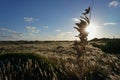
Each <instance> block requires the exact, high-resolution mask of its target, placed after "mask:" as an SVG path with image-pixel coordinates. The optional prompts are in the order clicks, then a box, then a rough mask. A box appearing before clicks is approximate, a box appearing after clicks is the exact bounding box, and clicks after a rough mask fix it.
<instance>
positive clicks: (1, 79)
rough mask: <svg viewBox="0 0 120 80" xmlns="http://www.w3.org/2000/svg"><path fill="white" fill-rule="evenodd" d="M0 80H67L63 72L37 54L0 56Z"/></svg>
mask: <svg viewBox="0 0 120 80" xmlns="http://www.w3.org/2000/svg"><path fill="white" fill-rule="evenodd" d="M0 80H67V76H66V74H65V72H64V71H63V70H62V69H61V68H59V67H57V66H56V65H55V64H53V63H52V62H50V61H48V60H47V59H45V58H43V57H42V56H39V55H37V54H32V53H31V54H30V53H29V54H28V53H27V54H23V53H19V54H18V53H11V54H3V55H0Z"/></svg>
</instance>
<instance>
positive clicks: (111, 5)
mask: <svg viewBox="0 0 120 80" xmlns="http://www.w3.org/2000/svg"><path fill="white" fill-rule="evenodd" d="M108 6H109V7H117V6H120V2H119V1H117V0H113V1H111V2H110V3H109V4H108Z"/></svg>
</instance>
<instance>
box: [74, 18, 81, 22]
mask: <svg viewBox="0 0 120 80" xmlns="http://www.w3.org/2000/svg"><path fill="white" fill-rule="evenodd" d="M72 20H73V21H74V22H80V20H79V19H78V18H72Z"/></svg>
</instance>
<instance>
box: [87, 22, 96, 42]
mask: <svg viewBox="0 0 120 80" xmlns="http://www.w3.org/2000/svg"><path fill="white" fill-rule="evenodd" d="M86 31H87V32H88V33H89V34H88V40H90V39H93V38H95V35H96V32H97V26H96V25H95V24H90V25H89V26H88V27H87V28H86Z"/></svg>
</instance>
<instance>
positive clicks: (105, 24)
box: [103, 22, 117, 26]
mask: <svg viewBox="0 0 120 80" xmlns="http://www.w3.org/2000/svg"><path fill="white" fill-rule="evenodd" d="M116 24H117V23H115V22H107V23H104V24H103V25H104V26H110V25H116Z"/></svg>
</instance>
